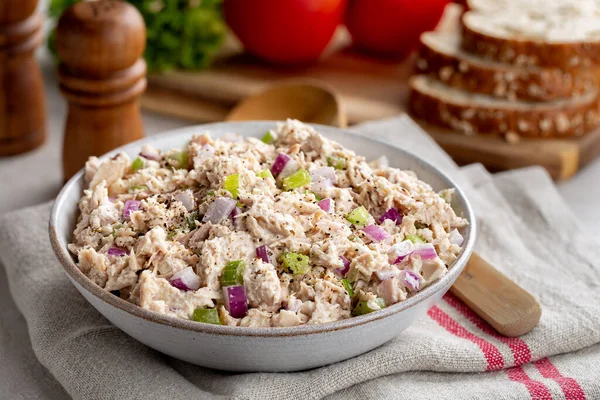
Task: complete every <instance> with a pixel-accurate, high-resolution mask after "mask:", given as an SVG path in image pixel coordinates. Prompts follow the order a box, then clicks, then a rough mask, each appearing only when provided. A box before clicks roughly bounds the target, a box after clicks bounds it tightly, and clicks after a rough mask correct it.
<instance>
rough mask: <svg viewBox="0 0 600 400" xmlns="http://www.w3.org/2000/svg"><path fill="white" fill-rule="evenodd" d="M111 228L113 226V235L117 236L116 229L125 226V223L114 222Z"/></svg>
mask: <svg viewBox="0 0 600 400" xmlns="http://www.w3.org/2000/svg"><path fill="white" fill-rule="evenodd" d="M112 228H113V232H112V234H113V236H117V230H119V229H121V228H125V224H114V225H113V226H112Z"/></svg>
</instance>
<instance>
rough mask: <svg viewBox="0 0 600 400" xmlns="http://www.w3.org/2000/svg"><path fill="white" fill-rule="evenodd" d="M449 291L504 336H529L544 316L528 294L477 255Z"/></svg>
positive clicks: (473, 255) (473, 256)
mask: <svg viewBox="0 0 600 400" xmlns="http://www.w3.org/2000/svg"><path fill="white" fill-rule="evenodd" d="M450 291H451V292H452V293H454V294H455V295H456V296H457V297H458V298H459V299H461V300H462V301H463V302H465V304H466V305H467V306H469V308H470V309H471V310H473V311H475V312H476V313H477V315H479V316H480V317H481V318H483V319H484V320H485V321H486V322H487V323H489V324H490V325H491V326H492V327H494V329H496V330H497V331H498V332H499V333H501V334H502V335H504V336H509V337H515V336H521V335H524V334H526V333H527V332H529V331H531V330H532V329H533V328H534V327H535V326H536V325H537V323H538V322H539V320H540V317H541V316H542V309H541V308H540V305H539V303H538V302H537V301H536V300H535V299H534V298H533V296H532V295H531V294H530V293H529V292H527V291H526V290H525V289H523V288H522V287H520V286H519V285H517V284H516V283H515V282H513V281H512V280H510V279H509V278H508V277H507V276H506V275H504V274H503V273H501V272H500V271H498V270H497V269H495V268H494V267H492V266H491V265H490V264H489V263H487V262H486V261H485V260H484V259H483V258H481V256H479V255H478V254H477V253H473V254H472V255H471V258H470V259H469V261H468V262H467V266H466V267H465V269H464V271H463V272H462V273H461V274H460V276H459V277H458V279H457V280H456V282H455V283H454V285H453V286H452V288H451V289H450Z"/></svg>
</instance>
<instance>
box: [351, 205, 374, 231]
mask: <svg viewBox="0 0 600 400" xmlns="http://www.w3.org/2000/svg"><path fill="white" fill-rule="evenodd" d="M346 219H347V220H348V221H350V222H351V223H353V224H354V225H357V226H365V225H366V224H367V222H368V221H369V212H368V211H367V209H366V208H365V207H363V206H360V207H356V208H355V209H354V210H352V211H350V213H349V214H348V215H346Z"/></svg>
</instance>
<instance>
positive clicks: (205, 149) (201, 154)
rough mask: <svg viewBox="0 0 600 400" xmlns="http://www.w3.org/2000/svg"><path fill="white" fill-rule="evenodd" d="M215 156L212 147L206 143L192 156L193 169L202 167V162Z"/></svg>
mask: <svg viewBox="0 0 600 400" xmlns="http://www.w3.org/2000/svg"><path fill="white" fill-rule="evenodd" d="M214 156H215V148H214V147H212V146H211V145H210V143H206V144H205V145H204V146H202V148H201V149H200V151H198V154H197V155H195V156H194V159H193V161H194V167H197V166H199V165H202V163H204V161H206V160H208V159H210V158H213V157H214Z"/></svg>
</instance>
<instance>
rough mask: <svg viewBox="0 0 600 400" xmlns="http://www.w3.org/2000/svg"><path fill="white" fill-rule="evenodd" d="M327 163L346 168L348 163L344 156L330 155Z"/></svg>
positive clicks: (338, 167)
mask: <svg viewBox="0 0 600 400" xmlns="http://www.w3.org/2000/svg"><path fill="white" fill-rule="evenodd" d="M327 165H329V166H330V167H333V168H335V169H346V167H347V166H348V163H347V161H346V159H345V158H344V157H340V156H329V157H327Z"/></svg>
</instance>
